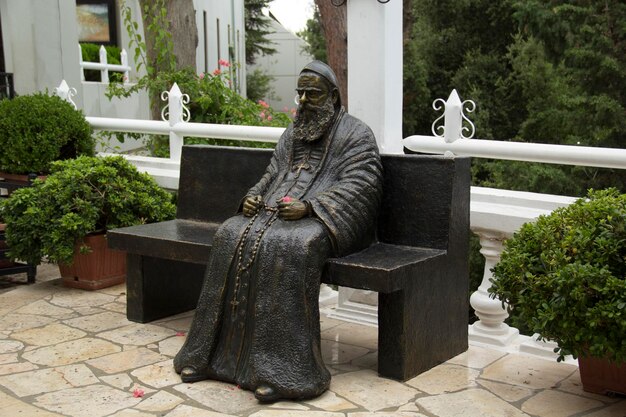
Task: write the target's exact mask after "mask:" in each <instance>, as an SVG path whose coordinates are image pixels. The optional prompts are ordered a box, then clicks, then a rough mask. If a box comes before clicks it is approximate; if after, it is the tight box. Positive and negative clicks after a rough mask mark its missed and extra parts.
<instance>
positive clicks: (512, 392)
mask: <svg viewBox="0 0 626 417" xmlns="http://www.w3.org/2000/svg"><path fill="white" fill-rule="evenodd" d="M480 385H481V386H483V387H485V388H487V389H488V390H489V391H491V392H492V393H493V394H496V395H497V396H498V397H500V398H502V399H503V400H505V401H508V402H510V403H514V402H517V401H520V400H523V399H524V398H527V397H530V396H531V395H533V394H534V393H535V391H534V390H531V389H530V388H524V387H520V386H517V385H508V384H503V383H501V382H493V381H487V380H485V379H482V380H480Z"/></svg>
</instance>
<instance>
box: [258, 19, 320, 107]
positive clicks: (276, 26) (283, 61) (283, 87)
mask: <svg viewBox="0 0 626 417" xmlns="http://www.w3.org/2000/svg"><path fill="white" fill-rule="evenodd" d="M270 30H271V31H274V33H272V34H270V35H269V36H268V39H270V40H271V41H272V42H275V44H274V45H272V47H273V48H275V49H276V50H277V52H276V53H275V54H274V55H267V56H262V55H261V56H259V57H257V60H256V64H255V65H251V66H250V67H249V68H248V71H254V69H255V68H260V69H262V70H263V71H265V72H266V73H268V74H269V75H271V76H273V77H274V82H273V83H272V85H273V87H274V92H275V95H276V98H274V99H270V98H268V103H269V104H270V106H272V107H273V108H274V109H275V110H279V111H283V110H284V108H285V107H286V108H287V109H292V108H294V107H296V104H295V103H294V97H295V95H296V91H295V90H296V86H297V84H298V75H299V74H300V71H301V70H302V68H303V67H304V66H305V65H306V64H308V63H309V62H311V61H312V60H313V58H312V57H311V56H310V55H308V54H307V53H305V52H303V50H302V47H303V46H304V44H305V42H304V41H303V40H302V39H300V38H298V37H297V36H296V35H294V34H293V33H291V32H289V31H288V30H287V29H285V28H284V27H283V26H282V25H281V24H280V23H278V22H276V21H275V20H272V26H271V28H270Z"/></svg>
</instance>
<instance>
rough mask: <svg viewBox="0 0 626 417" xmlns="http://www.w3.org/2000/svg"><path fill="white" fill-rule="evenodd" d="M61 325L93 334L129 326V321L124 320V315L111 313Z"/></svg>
mask: <svg viewBox="0 0 626 417" xmlns="http://www.w3.org/2000/svg"><path fill="white" fill-rule="evenodd" d="M63 323H65V324H67V325H68V326H72V327H76V328H78V329H81V330H84V331H86V332H93V333H98V332H103V331H105V330H111V329H115V328H118V327H122V326H128V325H129V324H131V322H130V321H128V320H126V316H125V315H124V314H120V313H115V312H112V311H106V312H103V313H97V314H92V315H90V316H83V317H77V318H75V319H71V320H65V321H63Z"/></svg>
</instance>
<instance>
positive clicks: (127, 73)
mask: <svg viewBox="0 0 626 417" xmlns="http://www.w3.org/2000/svg"><path fill="white" fill-rule="evenodd" d="M120 62H121V63H122V65H123V66H125V67H128V53H127V52H126V49H122V52H121V53H120ZM122 82H123V83H124V84H128V83H129V82H130V71H124V75H123V77H122Z"/></svg>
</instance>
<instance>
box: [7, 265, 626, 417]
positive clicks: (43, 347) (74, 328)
mask: <svg viewBox="0 0 626 417" xmlns="http://www.w3.org/2000/svg"><path fill="white" fill-rule="evenodd" d="M43 276H45V275H43ZM52 276H54V274H52ZM0 279H2V277H0ZM190 320H191V314H183V315H179V316H175V317H170V318H168V319H166V320H161V321H158V322H154V323H151V324H145V325H144V324H137V323H132V322H129V321H127V320H126V318H125V287H124V286H116V287H112V288H108V289H105V290H100V291H97V292H87V291H81V290H74V289H68V288H65V287H63V286H62V285H61V284H60V282H59V281H58V280H54V279H52V280H49V281H46V282H41V283H38V284H35V285H30V286H25V285H18V286H15V287H13V289H11V290H10V291H5V292H4V293H2V294H0V416H1V417H15V416H28V417H30V416H34V417H44V416H45V417H52V416H76V417H99V416H115V417H147V416H166V417H183V416H188V417H200V416H207V417H209V416H210V417H217V416H254V417H273V416H276V417H292V416H303V417H306V416H311V417H342V416H345V417H368V416H379V417H386V416H420V417H423V416H431V417H432V416H441V417H452V416H463V417H473V416H476V417H479V416H480V417H484V416H488V417H499V416H502V417H517V416H538V417H568V416H571V417H573V416H591V417H625V416H626V399H624V398H622V397H618V398H615V397H614V398H611V397H606V396H599V395H593V394H588V393H585V392H583V391H582V389H581V386H580V379H579V376H578V369H577V367H576V366H575V365H572V364H563V363H561V364H558V363H556V362H555V361H551V360H546V359H541V358H536V357H531V356H525V355H520V354H514V353H506V352H501V351H498V350H494V349H491V348H485V347H480V346H471V347H470V349H469V351H468V352H466V353H464V354H461V355H459V356H457V357H456V358H453V359H452V360H450V361H448V362H446V363H445V364H442V365H440V366H438V367H436V368H434V369H432V370H431V371H429V372H426V373H424V374H422V375H420V376H418V377H416V378H414V379H411V380H409V381H407V382H406V383H399V382H396V381H392V380H388V379H383V378H379V377H378V376H377V374H376V372H375V371H374V369H375V366H376V345H377V342H376V329H375V328H372V327H367V326H361V325H356V324H350V323H345V322H341V321H337V320H332V319H328V318H322V339H323V340H322V349H323V354H324V359H325V361H326V363H327V366H328V367H329V369H330V370H331V372H332V374H333V379H332V384H331V387H330V390H329V391H328V392H326V393H325V394H324V395H322V396H321V397H320V398H317V399H315V400H312V401H305V402H299V403H296V402H280V403H276V404H272V405H261V404H259V403H258V402H257V401H256V400H255V399H254V397H253V395H252V394H251V393H250V392H247V391H243V390H240V389H238V388H237V387H235V386H232V385H227V384H223V383H219V382H212V381H203V382H199V383H195V384H182V383H181V382H180V379H179V378H178V376H177V375H176V374H175V373H174V371H173V369H172V357H173V356H174V355H175V354H176V352H177V351H178V349H179V348H180V346H181V345H182V343H183V341H184V339H185V333H186V331H187V330H188V328H189V324H190ZM140 393H143V395H142V396H140Z"/></svg>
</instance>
